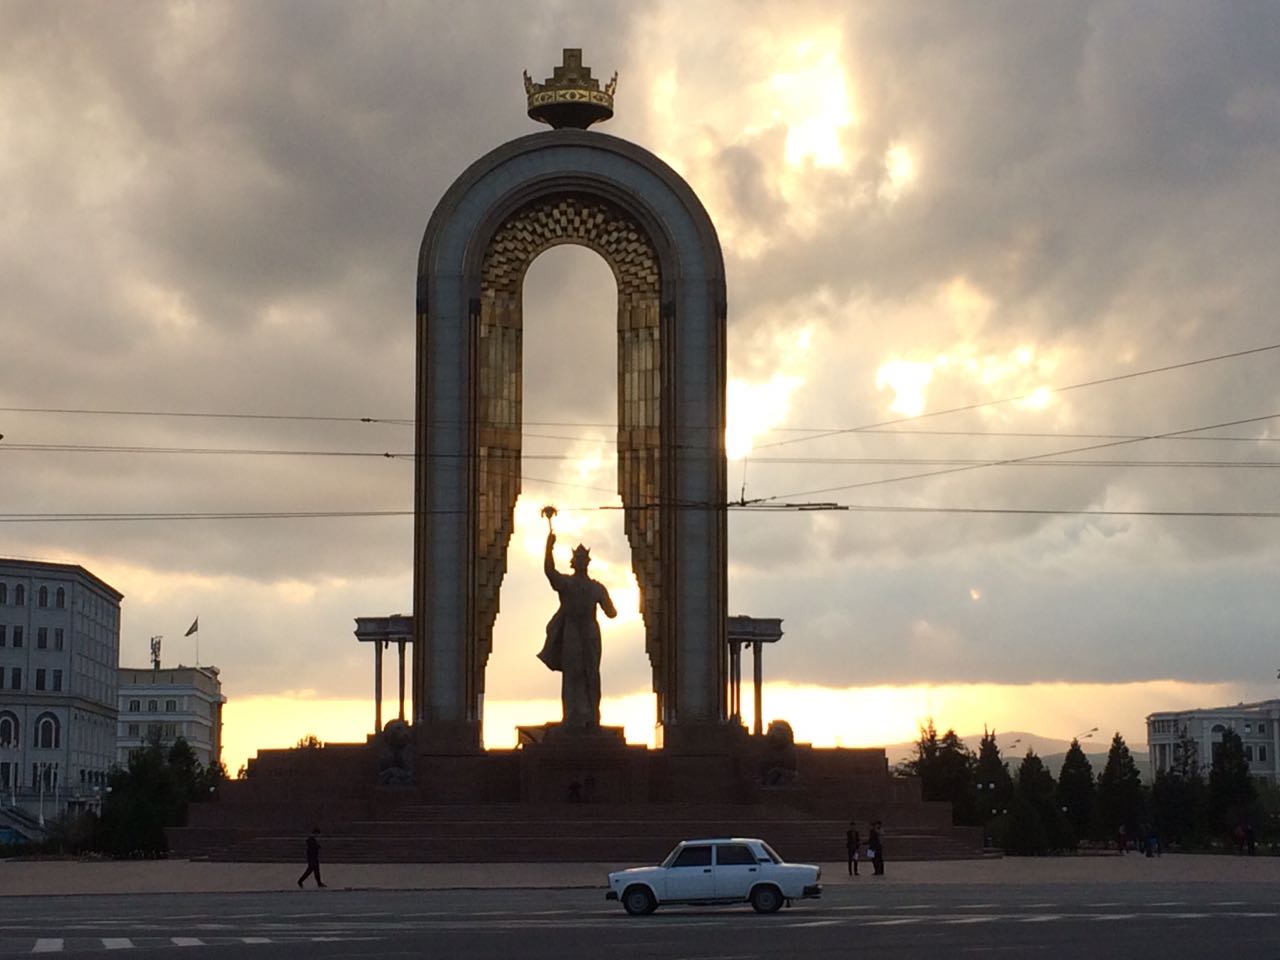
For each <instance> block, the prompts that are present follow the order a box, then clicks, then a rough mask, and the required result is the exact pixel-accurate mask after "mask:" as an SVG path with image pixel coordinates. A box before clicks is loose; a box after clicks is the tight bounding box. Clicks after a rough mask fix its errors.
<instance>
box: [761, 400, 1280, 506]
mask: <svg viewBox="0 0 1280 960" xmlns="http://www.w3.org/2000/svg"><path fill="white" fill-rule="evenodd" d="M1276 418H1280V413H1269V414H1266V415H1265V416H1261V417H1247V418H1245V419H1243V420H1227V421H1224V422H1222V423H1211V424H1207V425H1205V426H1203V427H1188V428H1187V429H1185V430H1171V431H1168V432H1167V433H1154V434H1150V435H1148V436H1139V437H1132V438H1129V439H1125V440H1110V441H1107V442H1106V443H1094V444H1089V445H1088V446H1084V447H1071V448H1069V449H1066V450H1051V451H1048V452H1046V453H1037V454H1030V455H1028V456H1025V457H1008V458H1005V459H1001V460H982V461H979V462H977V463H970V464H964V465H962V466H955V467H948V468H946V469H944V470H929V471H926V472H924V473H910V474H905V475H902V476H897V477H881V478H880V479H877V480H862V481H859V482H858V483H846V484H840V485H839V486H834V487H822V488H820V489H815V490H802V491H798V492H794V493H781V494H776V495H774V496H771V497H760V498H758V499H757V500H755V501H753V502H757V503H766V502H768V501H771V500H782V499H791V498H792V497H812V496H816V495H818V494H822V493H836V492H840V491H844V490H856V489H858V488H860V487H875V486H881V485H884V484H887V483H901V482H903V481H906V480H922V479H925V478H927V477H940V476H945V475H947V474H952V473H964V472H966V471H969V470H982V469H985V468H987V467H1004V466H1013V465H1015V464H1024V463H1028V462H1030V461H1033V460H1042V459H1045V458H1048V457H1064V456H1069V455H1070V454H1073V453H1085V452H1087V451H1090V450H1104V449H1107V448H1109V447H1122V446H1125V445H1127V444H1131V443H1142V442H1144V441H1146V440H1165V439H1168V438H1170V437H1176V436H1179V435H1182V434H1187V433H1199V432H1201V431H1203V430H1218V429H1222V428H1225V427H1238V426H1243V425H1244V424H1247V423H1261V422H1262V421H1264V420H1274V419H1276ZM749 502H752V501H749Z"/></svg>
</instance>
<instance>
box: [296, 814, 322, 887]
mask: <svg viewBox="0 0 1280 960" xmlns="http://www.w3.org/2000/svg"><path fill="white" fill-rule="evenodd" d="M313 873H314V874H315V875H316V886H317V887H323V886H324V885H325V884H324V881H322V880H321V879H320V828H319V827H313V828H312V829H311V836H309V837H307V869H306V871H305V872H304V873H303V874H302V876H300V877H299V878H298V886H299V887H301V886H302V881H303V880H305V879H307V877H309V876H311V875H312V874H313Z"/></svg>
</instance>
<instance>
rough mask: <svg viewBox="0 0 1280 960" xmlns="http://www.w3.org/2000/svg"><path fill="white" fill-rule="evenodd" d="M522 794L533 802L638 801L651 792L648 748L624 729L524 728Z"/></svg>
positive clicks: (643, 799)
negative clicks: (629, 740)
mask: <svg viewBox="0 0 1280 960" xmlns="http://www.w3.org/2000/svg"><path fill="white" fill-rule="evenodd" d="M519 740H520V748H519V750H518V752H519V754H520V795H521V799H522V800H523V801H525V802H527V803H573V804H576V803H583V804H591V803H634V802H641V801H645V800H647V799H648V796H649V762H648V760H649V758H648V750H647V749H646V748H645V747H643V746H641V747H628V746H627V741H626V739H625V737H624V736H623V731H622V727H598V728H596V729H594V730H575V729H570V728H565V727H563V726H561V725H560V724H558V723H548V724H544V725H542V726H538V727H520V728H519Z"/></svg>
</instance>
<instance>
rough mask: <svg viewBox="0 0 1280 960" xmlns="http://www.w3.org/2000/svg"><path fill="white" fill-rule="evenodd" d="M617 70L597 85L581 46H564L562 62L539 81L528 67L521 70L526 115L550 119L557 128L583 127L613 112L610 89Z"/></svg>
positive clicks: (583, 128)
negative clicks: (601, 85) (530, 72)
mask: <svg viewBox="0 0 1280 960" xmlns="http://www.w3.org/2000/svg"><path fill="white" fill-rule="evenodd" d="M617 86H618V74H617V72H616V71H615V73H614V74H613V79H612V80H610V81H609V82H608V83H606V84H605V85H604V89H603V90H601V89H600V81H599V80H597V79H595V78H594V77H592V76H591V68H590V67H584V66H583V65H582V50H581V49H579V48H577V47H565V48H564V63H562V64H561V65H560V66H558V67H556V68H555V69H554V70H553V71H552V75H551V76H549V77H547V79H546V80H544V81H543V82H542V83H534V82H533V80H532V79H530V77H529V71H527V70H526V71H525V73H524V92H525V93H526V94H527V95H528V97H529V116H530V117H532V118H533V119H534V120H537V121H538V122H539V123H549V124H551V126H553V127H555V128H556V129H557V130H558V129H560V128H561V127H574V128H576V129H579V130H585V129H587V127H589V126H591V124H593V123H598V122H599V121H601V120H608V119H609V118H610V117H612V116H613V92H614V90H616V89H617Z"/></svg>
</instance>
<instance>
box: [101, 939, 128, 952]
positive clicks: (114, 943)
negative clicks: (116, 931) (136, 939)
mask: <svg viewBox="0 0 1280 960" xmlns="http://www.w3.org/2000/svg"><path fill="white" fill-rule="evenodd" d="M102 945H103V946H104V947H106V948H107V949H108V950H129V949H131V948H132V947H133V941H132V940H130V939H129V938H128V937H103V938H102Z"/></svg>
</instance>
